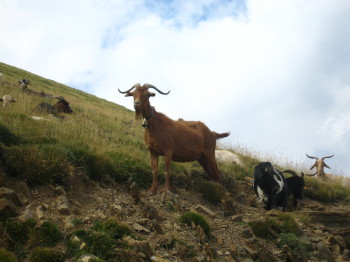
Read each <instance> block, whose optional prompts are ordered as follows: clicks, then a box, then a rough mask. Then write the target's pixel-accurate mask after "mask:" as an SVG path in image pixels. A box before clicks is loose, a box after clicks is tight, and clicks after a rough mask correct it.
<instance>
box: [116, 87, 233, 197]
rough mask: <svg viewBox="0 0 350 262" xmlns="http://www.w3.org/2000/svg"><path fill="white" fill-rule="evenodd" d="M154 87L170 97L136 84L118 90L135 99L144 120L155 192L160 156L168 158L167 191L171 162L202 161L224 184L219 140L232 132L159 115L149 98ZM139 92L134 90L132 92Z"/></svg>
mask: <svg viewBox="0 0 350 262" xmlns="http://www.w3.org/2000/svg"><path fill="white" fill-rule="evenodd" d="M150 88H153V89H155V90H156V91H158V92H159V93H160V94H162V95H167V94H169V92H170V91H169V92H167V93H164V92H162V91H160V90H159V89H158V88H156V87H154V86H152V85H150V84H144V85H143V86H141V85H140V84H135V85H134V86H133V87H131V88H130V89H129V90H127V91H120V90H119V89H118V91H119V92H120V93H122V94H126V95H125V96H127V97H128V96H132V97H133V98H134V108H135V113H136V119H140V118H143V124H142V126H143V127H144V128H145V133H144V138H145V142H146V144H147V146H148V149H149V152H150V157H151V167H152V171H153V182H152V186H151V188H150V191H151V192H156V191H157V189H158V157H159V156H164V160H165V161H164V162H165V167H164V169H165V172H164V173H165V186H164V191H167V190H170V180H169V176H170V163H171V161H175V162H191V161H198V162H199V164H200V165H201V166H202V167H203V168H204V170H205V171H206V172H207V173H208V175H209V176H210V177H211V178H212V179H213V180H214V181H215V182H219V181H220V172H219V169H218V167H217V165H216V160H215V147H216V140H217V139H219V138H223V137H227V136H229V134H230V133H222V134H218V133H215V132H212V131H210V130H209V128H208V127H207V126H206V125H205V124H203V123H202V122H199V121H174V120H172V119H170V118H169V117H167V116H166V115H164V114H162V113H159V112H157V111H156V110H155V109H154V107H152V106H151V105H150V102H149V98H150V97H152V96H155V95H156V94H155V93H151V92H149V89H150ZM133 89H135V90H134V91H132V90H133Z"/></svg>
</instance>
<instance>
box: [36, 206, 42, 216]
mask: <svg viewBox="0 0 350 262" xmlns="http://www.w3.org/2000/svg"><path fill="white" fill-rule="evenodd" d="M43 211H44V210H43V207H42V206H41V205H39V206H38V207H37V208H36V217H37V218H38V219H39V220H40V219H42V218H43V217H44V213H43Z"/></svg>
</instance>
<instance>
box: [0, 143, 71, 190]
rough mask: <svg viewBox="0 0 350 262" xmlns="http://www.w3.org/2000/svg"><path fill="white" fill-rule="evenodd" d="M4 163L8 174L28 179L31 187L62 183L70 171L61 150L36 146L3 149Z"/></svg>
mask: <svg viewBox="0 0 350 262" xmlns="http://www.w3.org/2000/svg"><path fill="white" fill-rule="evenodd" d="M3 162H4V165H5V168H6V171H7V173H9V174H10V175H12V176H21V177H23V178H25V179H27V181H28V183H29V184H30V185H39V184H47V183H61V182H62V181H63V177H64V176H65V175H66V173H68V172H69V169H70V166H69V161H68V160H67V157H66V155H65V154H64V153H63V152H62V151H61V149H58V148H55V147H50V148H46V147H40V146H36V145H22V146H12V147H6V148H3Z"/></svg>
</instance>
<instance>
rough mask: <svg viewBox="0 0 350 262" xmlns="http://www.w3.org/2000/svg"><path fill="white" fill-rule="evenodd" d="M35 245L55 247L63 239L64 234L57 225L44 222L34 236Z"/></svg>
mask: <svg viewBox="0 0 350 262" xmlns="http://www.w3.org/2000/svg"><path fill="white" fill-rule="evenodd" d="M32 237H33V239H32V241H33V242H34V244H37V245H40V246H49V247H50V246H55V245H56V244H57V243H58V242H59V241H60V240H62V239H63V235H62V233H61V232H60V231H59V229H58V227H57V225H55V224H54V223H52V222H50V221H46V222H44V223H43V224H42V225H41V226H40V227H39V228H37V229H35V230H34V232H33V234H32Z"/></svg>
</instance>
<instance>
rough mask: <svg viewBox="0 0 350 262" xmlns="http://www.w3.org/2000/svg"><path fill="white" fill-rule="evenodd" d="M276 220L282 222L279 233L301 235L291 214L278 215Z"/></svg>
mask: <svg viewBox="0 0 350 262" xmlns="http://www.w3.org/2000/svg"><path fill="white" fill-rule="evenodd" d="M277 218H278V219H279V220H280V221H281V222H282V224H281V231H282V233H293V234H295V235H300V234H301V233H302V231H301V229H300V228H299V225H298V224H297V222H296V221H295V219H294V217H293V215H292V214H288V213H285V212H284V213H279V214H278V215H277Z"/></svg>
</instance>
